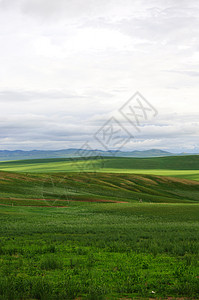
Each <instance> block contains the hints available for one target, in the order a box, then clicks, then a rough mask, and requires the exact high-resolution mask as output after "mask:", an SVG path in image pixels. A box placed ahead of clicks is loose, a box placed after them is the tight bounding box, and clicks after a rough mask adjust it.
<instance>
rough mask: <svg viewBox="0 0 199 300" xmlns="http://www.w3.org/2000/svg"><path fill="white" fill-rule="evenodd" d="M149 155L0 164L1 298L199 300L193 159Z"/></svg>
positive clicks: (198, 199)
mask: <svg viewBox="0 0 199 300" xmlns="http://www.w3.org/2000/svg"><path fill="white" fill-rule="evenodd" d="M154 159H155V162H154ZM154 159H150V160H148V159H147V160H148V162H147V163H143V161H140V162H139V160H137V161H134V162H132V161H131V160H134V159H132V158H131V159H130V160H129V159H127V158H124V159H123V158H122V159H120V158H118V159H117V158H111V159H108V160H107V162H106V164H105V166H104V172H102V169H100V170H99V169H98V172H80V170H79V167H80V165H82V164H83V162H82V160H79V161H78V162H77V164H78V166H77V165H76V167H77V170H76V171H74V168H75V166H74V164H73V165H71V169H70V167H69V164H71V161H70V160H62V159H60V161H58V160H57V159H56V160H49V159H48V160H42V161H41V160H36V161H23V162H22V161H16V162H5V163H0V169H1V170H2V169H4V171H1V172H0V192H1V193H0V224H1V226H0V299H2V300H3V299H4V300H6V299H13V300H15V299H52V300H54V299H60V300H61V299H78V300H80V299H88V300H89V299H90V300H91V299H93V300H95V299H96V300H98V299H101V300H102V299H123V300H124V299H126V300H127V299H169V300H171V299H199V297H198V295H199V234H198V233H199V182H198V181H197V180H189V179H186V176H187V174H184V175H183V172H185V171H186V172H187V171H188V172H190V173H189V174H190V175H191V171H192V172H193V176H194V175H195V174H196V173H195V174H194V172H199V171H197V168H198V165H197V162H198V160H197V159H198V158H197V157H195V158H194V159H195V161H194V164H192V163H190V161H189V159H190V158H188V160H186V161H184V163H183V161H182V159H181V160H179V161H176V162H175V163H174V161H172V159H173V158H171V157H168V159H171V160H170V164H169V163H168V161H167V162H166V161H165V160H160V161H159V159H162V158H159V159H157V158H154ZM156 159H157V161H156ZM178 159H180V157H179V158H178ZM186 159H187V158H186ZM114 160H115V161H114ZM162 161H163V162H162ZM94 162H95V163H96V164H98V165H99V163H100V162H99V160H98V161H97V160H94ZM89 163H90V162H89ZM61 164H63V166H62V165H61ZM65 164H68V169H67V170H65V172H64V167H65ZM158 164H159V165H158ZM160 164H162V165H160ZM157 165H158V167H157ZM86 166H87V168H88V169H89V168H90V165H89V166H88V164H87V165H86ZM106 166H107V168H106ZM182 166H183V167H182ZM132 167H134V169H132ZM14 168H15V169H14ZM142 168H143V169H142ZM161 168H162V171H165V172H166V171H168V172H170V171H175V172H182V173H181V174H180V177H178V176H179V174H177V177H175V176H172V177H171V176H169V177H168V176H160V174H158V175H157V174H156V175H154V174H141V173H140V172H141V170H142V172H143V170H148V171H149V172H150V171H154V170H155V169H156V170H159V171H160V170H161ZM171 168H172V169H171ZM183 168H184V169H183ZM110 169H111V170H116V172H111V173H110V172H108V171H107V170H110ZM5 170H6V171H5ZM71 170H73V172H72V171H71ZM78 170H79V171H78ZM119 170H120V171H119ZM123 170H126V172H124V173H123ZM132 170H137V173H139V174H134V172H131V171H132ZM139 170H140V172H139ZM198 170H199V168H198ZM129 171H130V172H129ZM143 173H144V172H143ZM169 174H170V173H169ZM170 175H171V174H170ZM181 175H182V176H181ZM184 176H185V178H184Z"/></svg>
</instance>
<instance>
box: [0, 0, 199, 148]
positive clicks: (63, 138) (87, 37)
mask: <svg viewBox="0 0 199 300" xmlns="http://www.w3.org/2000/svg"><path fill="white" fill-rule="evenodd" d="M198 37H199V1H198V0H170V1H169V0H151V1H148V0H84V1H82V0H70V1H69V0H56V1H55V0H0V127H1V131H0V150H3V149H9V150H14V149H23V150H32V149H64V148H72V147H73V148H74V147H75V148H79V147H81V146H82V144H84V143H85V142H86V141H88V142H89V144H90V146H91V147H92V148H99V149H103V145H101V144H100V143H99V141H97V140H96V139H95V138H94V136H95V133H96V132H98V131H99V130H100V128H102V127H103V125H104V123H105V122H107V121H108V120H110V118H111V117H114V118H115V119H116V120H118V121H119V122H120V124H122V125H123V126H124V127H125V129H127V130H128V132H130V134H131V135H132V136H133V137H131V139H127V137H126V143H125V145H123V150H144V149H151V148H158V149H163V150H168V151H173V152H185V151H186V152H199V42H198ZM136 91H139V92H140V93H141V94H142V95H143V96H144V97H145V98H146V99H147V101H148V102H149V103H150V104H151V105H152V106H153V107H154V111H157V112H158V114H154V115H155V116H154V117H152V115H151V116H150V117H148V118H147V120H144V118H143V121H142V120H141V118H140V128H139V131H137V130H136V128H135V127H134V126H132V124H130V123H129V122H128V120H126V119H125V117H124V116H122V115H121V114H120V113H119V111H118V110H119V109H120V107H122V106H123V105H124V103H126V101H127V100H128V99H129V98H130V97H131V96H132V95H133V94H134V93H135V92H136ZM127 135H128V134H127ZM123 137H124V138H125V133H124V135H123ZM117 147H118V146H117V145H116V146H115V149H116V148H117Z"/></svg>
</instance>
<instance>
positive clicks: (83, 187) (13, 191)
mask: <svg viewBox="0 0 199 300" xmlns="http://www.w3.org/2000/svg"><path fill="white" fill-rule="evenodd" d="M0 191H1V193H0V203H1V204H7V205H12V204H14V205H56V206H66V205H69V203H68V201H69V202H70V201H71V200H72V201H113V202H114V201H127V202H137V201H139V199H142V201H143V202H156V203H191V202H192V203H197V202H198V201H199V183H198V182H196V181H189V180H186V179H179V178H172V177H162V176H154V175H135V174H117V173H115V174H109V173H96V174H91V173H90V174H89V173H88V174H86V173H54V174H21V173H11V172H0ZM39 199H40V200H39ZM44 200H45V201H44Z"/></svg>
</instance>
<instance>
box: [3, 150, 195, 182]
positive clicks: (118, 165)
mask: <svg viewBox="0 0 199 300" xmlns="http://www.w3.org/2000/svg"><path fill="white" fill-rule="evenodd" d="M0 170H2V171H10V172H31V173H52V172H81V171H86V172H92V171H93V170H95V171H97V172H103V173H104V172H107V173H134V174H152V175H163V176H174V177H181V178H187V179H190V180H199V156H198V155H190V156H179V157H178V156H173V157H155V158H119V157H113V158H103V159H89V160H86V161H85V160H84V159H77V160H76V161H75V162H73V160H71V159H68V158H55V159H35V160H21V161H9V162H1V163H0Z"/></svg>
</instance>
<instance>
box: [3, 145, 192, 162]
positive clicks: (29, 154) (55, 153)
mask: <svg viewBox="0 0 199 300" xmlns="http://www.w3.org/2000/svg"><path fill="white" fill-rule="evenodd" d="M179 155H194V153H180V154H179V153H177V154H176V153H171V152H168V151H163V150H159V149H150V150H144V151H138V150H133V151H102V150H82V149H73V148H71V149H63V150H31V151H23V150H14V151H10V150H0V161H8V160H21V159H40V158H67V157H68V158H69V157H76V156H79V157H81V156H88V157H89V156H109V157H110V156H118V157H161V156H179Z"/></svg>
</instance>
